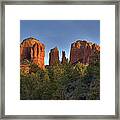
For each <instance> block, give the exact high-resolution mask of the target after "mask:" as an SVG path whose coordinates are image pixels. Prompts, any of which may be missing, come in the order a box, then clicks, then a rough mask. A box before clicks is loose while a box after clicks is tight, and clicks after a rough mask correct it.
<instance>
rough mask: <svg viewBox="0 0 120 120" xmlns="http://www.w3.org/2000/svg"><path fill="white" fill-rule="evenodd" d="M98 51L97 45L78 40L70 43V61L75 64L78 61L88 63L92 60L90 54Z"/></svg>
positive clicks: (92, 54)
mask: <svg viewBox="0 0 120 120" xmlns="http://www.w3.org/2000/svg"><path fill="white" fill-rule="evenodd" d="M99 52H100V46H99V45H97V44H93V43H91V42H87V41H82V40H78V41H76V42H74V43H72V45H71V50H70V62H71V63H72V64H75V63H77V62H78V61H79V62H81V63H83V64H89V63H90V62H91V61H92V56H95V54H96V53H99ZM98 59H99V58H98Z"/></svg>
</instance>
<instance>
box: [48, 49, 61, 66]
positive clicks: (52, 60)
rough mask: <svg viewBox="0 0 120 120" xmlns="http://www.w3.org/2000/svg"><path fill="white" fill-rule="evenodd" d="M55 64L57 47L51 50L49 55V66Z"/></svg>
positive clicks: (57, 55)
mask: <svg viewBox="0 0 120 120" xmlns="http://www.w3.org/2000/svg"><path fill="white" fill-rule="evenodd" d="M55 62H58V63H59V51H58V48H57V47H55V48H53V49H51V50H50V53H49V65H50V66H51V65H53V64H54V63H55Z"/></svg>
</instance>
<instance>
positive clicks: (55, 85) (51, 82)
mask: <svg viewBox="0 0 120 120" xmlns="http://www.w3.org/2000/svg"><path fill="white" fill-rule="evenodd" d="M20 99H21V100H96V99H97V100H98V99H100V64H99V61H96V62H94V63H91V64H89V65H84V64H81V63H77V64H76V65H72V64H70V63H69V62H66V63H65V64H64V65H63V64H60V63H59V62H56V63H55V64H54V65H53V66H47V67H46V68H45V69H43V70H41V69H39V67H38V66H37V65H35V64H30V72H29V74H23V73H21V75H20Z"/></svg>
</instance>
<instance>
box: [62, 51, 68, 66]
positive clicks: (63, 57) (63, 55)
mask: <svg viewBox="0 0 120 120" xmlns="http://www.w3.org/2000/svg"><path fill="white" fill-rule="evenodd" d="M66 62H67V58H66V56H65V51H62V61H61V63H62V64H65V63H66Z"/></svg>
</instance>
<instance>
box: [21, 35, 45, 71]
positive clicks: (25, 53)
mask: <svg viewBox="0 0 120 120" xmlns="http://www.w3.org/2000/svg"><path fill="white" fill-rule="evenodd" d="M44 56H45V46H44V44H42V43H41V42H40V41H39V40H37V39H35V38H33V37H30V38H27V39H25V40H23V41H22V42H21V44H20V61H21V62H22V61H23V60H28V61H30V62H32V63H34V64H37V65H38V67H39V68H41V69H43V68H44Z"/></svg>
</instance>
